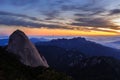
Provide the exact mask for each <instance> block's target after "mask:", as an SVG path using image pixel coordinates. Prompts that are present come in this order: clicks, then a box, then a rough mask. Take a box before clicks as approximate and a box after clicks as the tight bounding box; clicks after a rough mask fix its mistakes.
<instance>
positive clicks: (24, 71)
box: [0, 47, 72, 80]
mask: <svg viewBox="0 0 120 80" xmlns="http://www.w3.org/2000/svg"><path fill="white" fill-rule="evenodd" d="M0 80H72V78H71V77H70V76H67V75H65V74H64V73H59V72H57V71H55V70H53V69H51V68H45V67H41V66H39V67H30V66H26V65H24V64H22V63H21V62H20V60H19V58H18V57H17V56H16V55H15V54H13V53H9V52H8V51H6V49H4V48H2V47H0Z"/></svg>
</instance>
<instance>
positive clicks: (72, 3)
mask: <svg viewBox="0 0 120 80" xmlns="http://www.w3.org/2000/svg"><path fill="white" fill-rule="evenodd" d="M119 3H120V1H118V0H116V1H115V0H0V25H7V26H10V27H12V26H23V27H31V28H41V27H45V28H51V29H75V28H76V29H78V30H79V29H80V28H81V27H85V28H89V27H92V29H95V28H109V29H118V27H119V26H117V25H115V24H113V22H112V19H114V18H116V17H120V8H119V7H120V4H119ZM97 30H98V29H97Z"/></svg>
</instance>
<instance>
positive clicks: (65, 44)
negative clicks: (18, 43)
mask: <svg viewBox="0 0 120 80" xmlns="http://www.w3.org/2000/svg"><path fill="white" fill-rule="evenodd" d="M36 45H37V46H56V47H60V48H63V49H65V50H74V51H78V52H82V53H84V55H86V56H88V57H90V56H112V57H115V58H118V59H120V50H117V49H113V48H110V47H106V46H103V45H101V44H98V43H95V42H92V41H88V40H86V39H85V38H81V37H77V38H72V39H56V40H52V41H48V42H38V43H36Z"/></svg>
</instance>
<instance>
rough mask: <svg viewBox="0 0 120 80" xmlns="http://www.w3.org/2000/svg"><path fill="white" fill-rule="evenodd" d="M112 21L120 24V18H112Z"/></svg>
mask: <svg viewBox="0 0 120 80" xmlns="http://www.w3.org/2000/svg"><path fill="white" fill-rule="evenodd" d="M112 22H113V23H114V24H115V25H117V26H120V18H116V19H113V20H112Z"/></svg>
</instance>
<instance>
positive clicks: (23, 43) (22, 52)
mask: <svg viewBox="0 0 120 80" xmlns="http://www.w3.org/2000/svg"><path fill="white" fill-rule="evenodd" d="M7 51H9V52H12V53H14V54H15V55H18V56H19V57H20V61H21V62H22V63H23V64H25V65H27V66H31V67H38V66H44V67H49V65H48V64H47V61H46V59H45V58H44V56H41V55H40V54H39V52H38V50H37V49H36V47H35V46H34V44H33V43H32V42H31V41H30V40H29V39H28V37H27V36H26V35H25V34H24V32H22V31H20V30H16V31H15V32H13V33H12V35H11V36H10V39H9V43H8V47H7Z"/></svg>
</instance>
